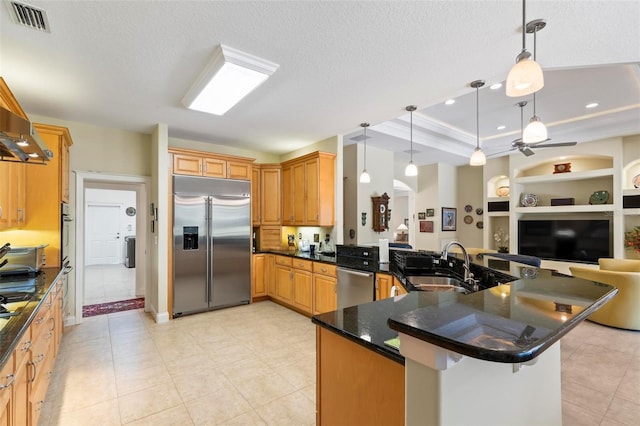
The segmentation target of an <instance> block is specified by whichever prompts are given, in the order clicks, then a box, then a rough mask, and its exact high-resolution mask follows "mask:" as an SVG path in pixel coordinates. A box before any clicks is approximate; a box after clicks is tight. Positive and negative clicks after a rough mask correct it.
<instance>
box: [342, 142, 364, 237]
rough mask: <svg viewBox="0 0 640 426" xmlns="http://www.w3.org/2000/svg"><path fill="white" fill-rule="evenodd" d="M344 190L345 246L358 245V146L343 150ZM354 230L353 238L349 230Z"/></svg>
mask: <svg viewBox="0 0 640 426" xmlns="http://www.w3.org/2000/svg"><path fill="white" fill-rule="evenodd" d="M343 152H344V154H343V157H344V160H343V173H344V179H343V180H342V183H343V186H342V190H343V193H344V210H343V211H344V244H357V242H358V231H359V230H360V217H359V216H360V213H359V212H358V201H357V200H358V178H359V177H360V172H361V171H362V170H360V171H358V144H353V145H348V146H346V147H344V150H343ZM351 229H353V230H354V231H355V235H354V236H353V238H351V236H350V235H349V230H351Z"/></svg>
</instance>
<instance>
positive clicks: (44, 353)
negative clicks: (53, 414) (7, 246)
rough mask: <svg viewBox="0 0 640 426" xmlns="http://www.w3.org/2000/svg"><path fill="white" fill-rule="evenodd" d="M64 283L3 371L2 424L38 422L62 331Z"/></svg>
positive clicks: (51, 294)
mask: <svg viewBox="0 0 640 426" xmlns="http://www.w3.org/2000/svg"><path fill="white" fill-rule="evenodd" d="M62 288H63V287H62V284H61V280H59V281H58V282H56V283H55V284H54V287H53V288H52V289H51V291H50V292H49V294H48V295H47V297H46V298H45V299H44V300H43V301H42V303H41V304H40V307H39V308H38V311H37V312H36V313H35V315H34V316H33V318H34V319H33V320H32V322H31V324H30V325H29V326H28V327H27V328H26V331H25V332H24V333H23V334H22V336H21V337H20V340H19V341H18V343H17V345H16V348H15V349H14V351H13V354H12V356H11V358H10V359H9V361H7V363H6V364H5V366H4V367H3V369H2V372H0V404H1V405H0V410H2V412H0V426H4V425H16V426H24V425H33V426H35V425H37V424H38V420H39V418H40V414H41V412H42V408H43V406H44V404H45V403H46V400H45V397H46V394H47V389H48V387H49V383H50V381H51V376H52V375H53V367H54V364H55V358H56V354H57V352H58V346H59V344H60V339H61V333H62V303H61V302H62V297H63V294H62Z"/></svg>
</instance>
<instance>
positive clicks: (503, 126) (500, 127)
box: [496, 124, 507, 130]
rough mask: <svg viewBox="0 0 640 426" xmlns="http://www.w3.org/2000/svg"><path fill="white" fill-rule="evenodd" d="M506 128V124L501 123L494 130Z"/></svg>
mask: <svg viewBox="0 0 640 426" xmlns="http://www.w3.org/2000/svg"><path fill="white" fill-rule="evenodd" d="M506 128H507V126H505V125H504V124H501V125H499V126H498V127H496V130H504V129H506Z"/></svg>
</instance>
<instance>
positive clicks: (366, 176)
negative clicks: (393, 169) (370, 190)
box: [360, 169, 371, 183]
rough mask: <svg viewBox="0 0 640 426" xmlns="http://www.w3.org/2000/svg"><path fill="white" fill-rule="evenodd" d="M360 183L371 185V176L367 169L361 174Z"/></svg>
mask: <svg viewBox="0 0 640 426" xmlns="http://www.w3.org/2000/svg"><path fill="white" fill-rule="evenodd" d="M360 183H371V176H369V172H367V170H366V169H365V170H363V171H362V173H360Z"/></svg>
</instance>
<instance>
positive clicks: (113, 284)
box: [83, 263, 136, 305]
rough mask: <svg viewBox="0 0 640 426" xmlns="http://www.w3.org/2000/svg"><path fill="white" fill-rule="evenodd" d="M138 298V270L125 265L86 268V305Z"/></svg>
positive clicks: (84, 301) (84, 302)
mask: <svg viewBox="0 0 640 426" xmlns="http://www.w3.org/2000/svg"><path fill="white" fill-rule="evenodd" d="M135 297H136V269H135V268H127V267H125V266H124V265H123V264H121V263H120V264H116V265H90V266H85V268H84V300H83V304H84V305H95V304H97V303H107V302H116V301H119V300H128V299H133V298H135Z"/></svg>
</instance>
